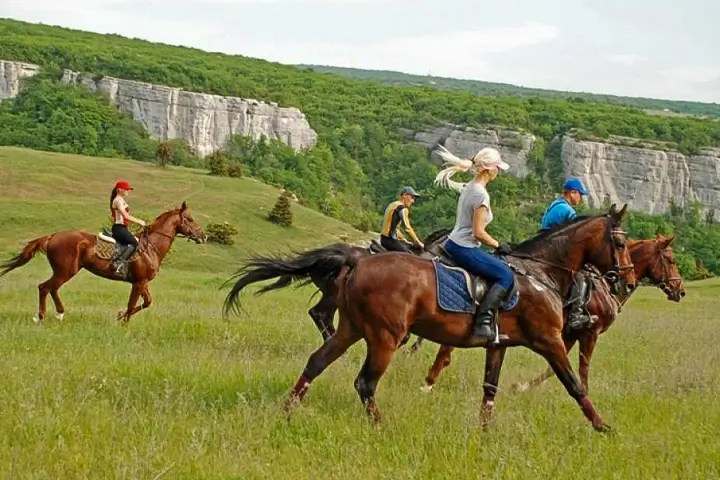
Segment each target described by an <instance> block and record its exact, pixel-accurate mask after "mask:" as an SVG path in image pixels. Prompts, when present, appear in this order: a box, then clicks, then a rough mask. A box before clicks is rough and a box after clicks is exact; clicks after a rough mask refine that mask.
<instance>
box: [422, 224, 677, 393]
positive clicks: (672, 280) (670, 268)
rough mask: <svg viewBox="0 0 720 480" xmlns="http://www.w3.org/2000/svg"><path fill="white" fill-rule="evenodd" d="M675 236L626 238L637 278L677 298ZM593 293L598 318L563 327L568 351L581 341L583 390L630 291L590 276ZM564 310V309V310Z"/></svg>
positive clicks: (441, 364) (446, 359)
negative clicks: (596, 354) (574, 328)
mask: <svg viewBox="0 0 720 480" xmlns="http://www.w3.org/2000/svg"><path fill="white" fill-rule="evenodd" d="M674 239H675V237H674V236H673V237H664V236H662V235H661V234H658V235H657V237H656V238H655V239H652V240H636V241H632V240H628V250H629V252H630V258H631V260H632V263H633V265H634V269H635V276H636V277H637V279H638V280H639V281H640V280H646V279H647V280H649V281H650V283H652V284H653V285H656V286H657V287H658V288H660V289H661V290H662V291H663V292H665V294H666V295H667V298H668V300H673V301H675V302H679V301H680V300H681V299H682V298H683V297H684V296H685V290H684V288H683V281H682V277H681V276H680V272H679V271H678V269H677V265H676V264H675V257H674V256H673V253H672V249H671V248H670V244H671V243H672V242H673V241H674ZM592 281H593V290H594V291H593V295H592V297H591V299H590V302H589V304H588V310H589V311H590V314H591V315H595V316H597V321H595V323H593V324H592V325H590V326H588V327H587V328H586V329H583V330H579V331H565V332H564V333H563V338H564V340H565V348H566V349H567V351H568V352H570V350H572V348H573V346H574V345H575V343H576V342H579V343H580V351H579V352H578V356H579V364H580V368H579V370H580V382H581V383H582V386H583V388H584V389H585V391H586V392H588V391H589V389H588V374H589V370H590V359H591V357H592V354H593V350H594V348H595V343H596V342H597V339H598V336H599V335H600V334H602V333H605V332H606V331H607V329H608V328H610V326H611V325H612V324H613V323H614V322H615V319H616V317H617V314H618V313H619V312H620V310H621V309H622V306H623V305H624V304H625V303H626V302H627V301H628V299H629V298H630V296H631V295H632V293H633V292H634V290H633V291H630V292H629V293H624V292H618V293H617V294H613V293H611V291H610V290H611V286H610V285H608V283H607V281H606V280H604V279H599V278H593V279H592ZM566 314H567V312H566ZM419 343H420V339H418V341H416V342H415V344H413V346H412V348H413V349H414V350H416V348H415V347H416V345H418V344H419ZM453 350H454V348H453V347H452V346H450V345H442V346H440V348H439V350H438V353H437V356H436V357H435V362H434V363H433V365H432V367H430V371H429V372H428V375H427V377H426V378H425V385H424V386H423V390H424V391H430V390H431V389H432V388H433V386H434V385H435V382H437V377H438V376H439V375H440V372H441V371H442V370H443V368H445V367H447V366H448V365H450V361H451V354H452V351H453ZM552 375H553V371H552V369H550V368H548V369H547V370H546V371H545V372H544V373H543V374H542V375H540V376H538V377H537V378H535V379H533V380H531V381H530V382H526V383H519V384H514V385H513V386H512V390H513V391H525V390H528V389H529V388H531V387H536V386H537V385H540V384H541V383H542V382H544V381H545V380H547V379H548V378H550V377H552Z"/></svg>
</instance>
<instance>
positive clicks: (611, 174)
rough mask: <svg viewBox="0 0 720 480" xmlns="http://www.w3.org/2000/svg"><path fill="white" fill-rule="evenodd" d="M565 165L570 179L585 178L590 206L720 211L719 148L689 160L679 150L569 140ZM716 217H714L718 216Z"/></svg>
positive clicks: (652, 210) (564, 150) (565, 146)
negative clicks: (605, 202) (696, 204)
mask: <svg viewBox="0 0 720 480" xmlns="http://www.w3.org/2000/svg"><path fill="white" fill-rule="evenodd" d="M562 161H563V167H564V170H565V175H566V176H577V177H580V178H582V180H583V182H584V183H585V185H586V186H587V187H588V190H589V192H590V195H589V199H588V200H589V203H590V205H592V206H600V205H602V202H603V200H604V198H605V196H606V195H607V196H609V199H610V201H611V202H618V203H619V202H622V203H629V208H631V209H633V210H640V211H644V212H647V213H663V212H666V211H667V210H668V209H669V206H670V201H671V200H672V201H674V202H675V203H676V204H677V205H679V206H685V207H686V206H689V205H690V204H691V203H692V202H694V201H696V200H697V201H699V202H700V203H702V205H703V207H704V208H703V209H704V210H705V211H707V210H709V209H713V210H715V211H717V212H720V149H717V148H715V149H706V150H704V151H702V152H701V153H700V154H699V155H692V156H686V155H683V154H682V153H679V152H675V151H664V150H658V149H653V148H640V147H630V146H625V145H615V144H611V143H601V142H591V141H581V140H576V139H574V138H572V137H571V136H565V137H563V140H562ZM717 216H718V215H717V213H716V217H717Z"/></svg>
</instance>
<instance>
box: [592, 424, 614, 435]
mask: <svg viewBox="0 0 720 480" xmlns="http://www.w3.org/2000/svg"><path fill="white" fill-rule="evenodd" d="M593 428H594V429H595V431H596V432H600V433H612V432H613V429H612V428H610V425H608V424H606V423H601V424H600V425H593Z"/></svg>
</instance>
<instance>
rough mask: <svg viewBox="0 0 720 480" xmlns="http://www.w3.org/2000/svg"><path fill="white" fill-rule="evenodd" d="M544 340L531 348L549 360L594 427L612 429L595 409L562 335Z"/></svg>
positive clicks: (596, 428)
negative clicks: (573, 369) (574, 367)
mask: <svg viewBox="0 0 720 480" xmlns="http://www.w3.org/2000/svg"><path fill="white" fill-rule="evenodd" d="M542 340H543V341H541V342H540V341H538V342H535V343H533V344H532V345H531V346H530V348H532V349H533V350H534V351H535V352H537V353H539V354H540V355H542V356H543V357H544V358H545V360H547V362H548V363H549V364H550V367H552V369H553V371H554V372H555V375H557V377H558V379H559V380H560V382H561V383H562V384H563V386H564V387H565V389H566V390H567V392H568V394H570V396H571V397H572V398H574V399H575V401H576V402H577V403H578V404H579V405H580V408H581V409H582V412H583V414H584V415H585V417H586V418H587V419H588V420H589V421H590V422H591V423H592V426H593V428H595V430H598V431H602V432H604V431H608V430H610V427H609V426H608V425H606V424H605V422H604V421H603V419H602V418H601V417H600V415H599V414H598V413H597V411H596V410H595V407H594V406H593V404H592V402H591V401H590V398H589V397H588V395H587V392H586V391H585V389H584V388H583V387H582V385H581V383H580V381H579V380H578V379H577V377H576V376H575V373H573V371H572V367H571V366H570V360H569V359H568V355H567V350H566V349H565V345H564V344H563V341H562V339H561V338H560V336H559V335H558V338H557V339H542Z"/></svg>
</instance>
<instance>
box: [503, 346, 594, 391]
mask: <svg viewBox="0 0 720 480" xmlns="http://www.w3.org/2000/svg"><path fill="white" fill-rule="evenodd" d="M576 340H577V339H576V338H575V337H572V338H566V339H565V349H566V350H567V351H568V353H569V352H570V350H572V348H573V347H574V346H575V342H576ZM580 372H581V375H582V369H581V370H580ZM553 375H555V372H553V369H552V367H549V366H548V368H547V370H545V371H544V372H543V373H541V374H540V375H538V376H537V377H535V378H533V379H531V380H530V381H529V382H517V383H513V384H512V385H511V386H510V391H511V392H512V393H521V392H527V391H528V390H530V389H532V388H536V387H539V386H540V385H542V383H543V382H544V381H545V380H547V379H548V378H550V377H552V376H553Z"/></svg>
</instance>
